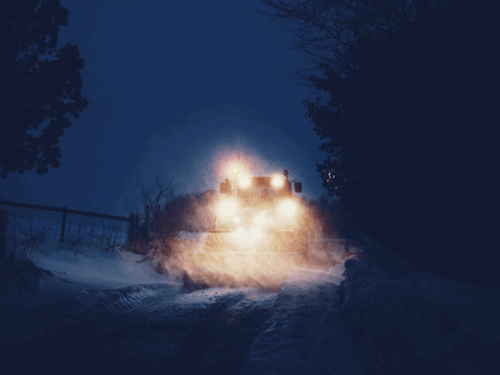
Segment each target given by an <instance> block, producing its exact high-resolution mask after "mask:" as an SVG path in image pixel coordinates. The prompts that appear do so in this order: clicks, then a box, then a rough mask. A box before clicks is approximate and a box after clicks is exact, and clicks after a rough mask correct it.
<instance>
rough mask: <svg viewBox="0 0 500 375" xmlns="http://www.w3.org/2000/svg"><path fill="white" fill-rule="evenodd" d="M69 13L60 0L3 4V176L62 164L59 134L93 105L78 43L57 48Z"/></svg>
mask: <svg viewBox="0 0 500 375" xmlns="http://www.w3.org/2000/svg"><path fill="white" fill-rule="evenodd" d="M68 13H69V12H68V10H67V9H66V8H64V7H62V6H61V5H60V3H59V0H41V1H40V0H16V1H4V2H2V5H0V43H1V44H0V45H1V52H0V177H3V178H6V177H7V175H8V174H9V173H12V172H15V171H18V172H19V173H22V172H23V171H29V170H32V169H34V168H36V169H35V171H36V173H37V174H39V175H41V174H44V173H46V172H47V171H48V168H49V166H51V167H53V168H58V167H59V159H60V157H61V152H60V151H61V150H60V148H59V147H58V146H57V144H58V143H59V138H60V137H61V136H62V135H63V134H64V129H65V128H67V127H69V126H71V121H70V119H71V117H75V118H78V117H79V115H80V113H81V112H82V111H83V110H85V109H86V108H87V106H88V101H87V99H86V98H83V97H82V95H81V88H82V86H83V83H82V78H81V75H80V71H81V70H82V69H83V66H84V61H83V59H82V58H80V53H79V50H78V47H77V46H76V45H72V44H69V43H68V44H66V45H65V46H64V47H62V48H59V49H57V38H58V33H59V29H60V27H61V26H65V25H67V24H68Z"/></svg>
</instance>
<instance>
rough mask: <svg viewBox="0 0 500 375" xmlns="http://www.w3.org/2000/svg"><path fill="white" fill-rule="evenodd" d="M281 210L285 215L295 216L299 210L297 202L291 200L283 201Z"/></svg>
mask: <svg viewBox="0 0 500 375" xmlns="http://www.w3.org/2000/svg"><path fill="white" fill-rule="evenodd" d="M279 212H280V213H281V214H282V215H283V216H293V215H295V214H296V212H297V204H296V203H295V202H292V201H290V200H286V201H283V202H281V204H280V205H279Z"/></svg>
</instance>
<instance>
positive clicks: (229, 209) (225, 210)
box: [219, 200, 237, 216]
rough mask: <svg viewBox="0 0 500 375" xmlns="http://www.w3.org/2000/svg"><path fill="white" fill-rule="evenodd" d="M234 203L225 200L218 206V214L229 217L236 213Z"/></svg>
mask: <svg viewBox="0 0 500 375" xmlns="http://www.w3.org/2000/svg"><path fill="white" fill-rule="evenodd" d="M236 208H237V207H236V202H235V201H233V200H227V201H224V202H222V203H221V204H220V206H219V214H221V215H223V216H229V215H232V214H234V213H235V212H236Z"/></svg>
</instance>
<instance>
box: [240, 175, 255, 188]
mask: <svg viewBox="0 0 500 375" xmlns="http://www.w3.org/2000/svg"><path fill="white" fill-rule="evenodd" d="M251 183H252V181H251V180H250V177H248V176H242V177H240V178H239V179H238V185H240V186H241V187H242V188H247V187H250V184H251Z"/></svg>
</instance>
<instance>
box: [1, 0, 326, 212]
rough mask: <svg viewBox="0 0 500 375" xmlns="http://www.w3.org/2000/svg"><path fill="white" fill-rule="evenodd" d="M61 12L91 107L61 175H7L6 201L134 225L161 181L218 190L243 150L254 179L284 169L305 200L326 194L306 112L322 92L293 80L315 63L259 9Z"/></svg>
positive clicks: (136, 4)
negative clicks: (220, 171) (223, 166)
mask: <svg viewBox="0 0 500 375" xmlns="http://www.w3.org/2000/svg"><path fill="white" fill-rule="evenodd" d="M61 4H62V5H63V6H64V7H66V8H68V9H69V11H70V16H69V25H68V26H66V27H64V28H62V30H61V33H60V35H59V45H64V44H66V43H68V42H70V43H76V44H77V45H78V47H79V49H80V53H81V56H82V57H83V58H84V59H85V68H84V69H83V71H82V77H83V82H84V85H85V87H84V88H83V92H82V93H83V95H84V96H86V97H87V98H88V100H89V102H90V105H89V107H88V109H87V110H85V111H84V112H83V113H82V115H81V118H80V119H76V120H73V126H72V127H71V128H69V129H68V130H67V131H66V133H65V135H64V136H63V137H62V138H61V142H60V147H61V151H62V158H61V167H60V168H59V169H50V170H49V172H48V173H47V174H45V175H43V176H37V175H35V174H34V172H30V173H24V174H23V175H17V174H11V175H9V177H8V179H7V180H5V181H2V187H1V188H2V199H6V200H12V201H20V202H27V203H38V204H44V205H51V206H59V207H61V206H67V207H69V208H74V209H83V210H92V211H97V212H106V213H113V214H121V215H126V214H128V213H129V212H130V210H131V209H132V208H133V207H134V206H136V207H137V206H139V204H140V194H139V193H140V186H139V184H140V183H143V184H145V185H148V184H153V183H154V181H155V176H156V175H157V174H158V173H160V174H161V175H163V176H166V177H167V178H168V179H170V178H172V177H173V178H174V190H175V192H176V193H183V192H195V191H203V190H207V189H218V183H219V182H220V180H219V177H220V176H219V175H217V173H215V172H216V171H217V168H218V167H217V163H220V158H221V155H225V157H227V155H236V152H237V150H238V149H239V150H240V152H242V153H243V154H245V153H248V155H249V156H251V158H253V159H254V160H255V169H254V171H255V172H256V173H272V172H281V171H282V170H283V169H284V168H286V169H288V170H289V171H290V177H292V178H294V179H295V178H296V179H299V180H300V181H302V183H303V187H304V195H305V196H306V197H308V198H318V197H319V196H320V195H321V194H322V192H323V188H322V187H321V181H320V178H319V176H318V173H317V172H316V166H315V163H317V162H321V161H322V160H323V159H324V155H322V154H321V153H320V152H319V151H318V146H319V144H320V141H319V140H318V137H317V136H316V134H315V133H314V132H313V130H312V128H313V125H312V124H311V122H310V121H309V119H308V118H306V117H305V116H304V114H305V110H304V108H303V107H302V101H303V100H304V99H308V98H313V97H314V95H315V93H314V92H313V91H312V89H309V88H307V87H305V86H301V85H299V84H298V83H297V82H298V81H297V79H296V78H295V77H294V75H293V74H292V73H291V72H292V71H293V70H296V69H299V68H305V67H307V64H308V60H307V58H303V59H302V56H301V55H300V54H299V52H298V51H292V50H290V49H287V48H285V47H284V46H283V44H286V43H287V42H288V41H289V37H290V35H289V34H288V33H287V32H285V31H283V30H281V29H280V28H279V27H278V26H275V25H271V26H269V25H268V23H269V19H268V18H266V17H265V16H263V15H261V14H259V13H257V12H255V11H254V8H255V7H260V6H261V3H260V1H258V0H248V1H233V0H223V1H217V2H207V1H199V0H196V1H190V2H164V1H152V0H149V1H138V0H129V1H118V0H114V1H112V0H106V1H95V0H91V1H84V2H83V1H75V0H61Z"/></svg>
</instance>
